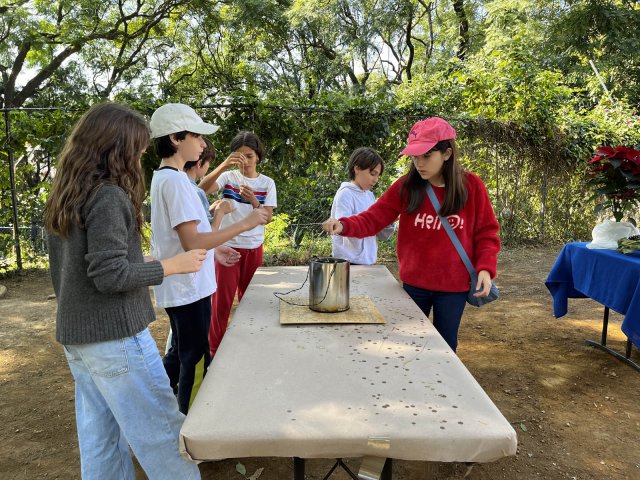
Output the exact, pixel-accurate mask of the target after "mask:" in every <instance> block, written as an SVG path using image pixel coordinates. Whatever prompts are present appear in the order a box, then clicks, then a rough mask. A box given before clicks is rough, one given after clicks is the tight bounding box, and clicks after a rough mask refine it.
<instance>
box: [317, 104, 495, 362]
mask: <svg viewBox="0 0 640 480" xmlns="http://www.w3.org/2000/svg"><path fill="white" fill-rule="evenodd" d="M455 138H456V131H455V129H454V128H453V127H452V126H451V125H450V124H449V123H448V122H446V121H445V120H443V119H441V118H438V117H431V118H427V119H425V120H422V121H420V122H418V123H416V124H415V125H414V126H413V128H412V129H411V131H410V132H409V137H408V144H407V146H406V148H405V149H404V150H402V152H400V154H401V155H408V156H409V157H410V158H411V168H410V169H409V173H408V174H406V175H404V176H402V177H400V178H399V179H398V180H397V181H396V182H395V183H394V184H393V185H391V187H389V189H388V190H387V191H386V192H385V193H384V194H382V196H381V197H380V198H379V199H378V201H377V202H376V203H374V204H373V205H372V206H371V207H370V208H369V209H367V210H365V211H364V212H362V213H360V214H358V215H352V216H350V217H342V218H339V219H335V218H330V219H328V220H326V221H325V222H324V223H323V228H324V230H325V231H326V232H327V233H329V234H331V235H342V236H346V237H355V238H364V237H369V236H372V235H375V234H376V233H377V232H379V231H380V230H382V229H383V228H384V227H386V226H387V225H389V224H390V223H392V222H394V221H395V220H396V219H397V218H398V217H400V220H399V227H398V241H397V247H396V250H397V255H398V265H399V270H400V280H401V281H402V282H403V288H404V289H405V291H406V292H407V293H408V294H409V296H411V298H412V299H413V300H414V301H415V302H416V304H417V305H418V306H419V307H420V309H421V310H422V311H423V312H424V314H425V315H427V316H429V315H430V313H431V309H432V308H433V325H434V326H435V328H436V330H438V332H439V333H440V335H442V337H443V338H444V340H445V341H446V342H447V343H448V344H449V346H450V347H451V348H452V349H453V351H455V350H456V348H457V344H458V328H459V326H460V320H461V318H462V313H463V312H464V307H465V304H466V297H467V293H468V291H469V289H470V277H469V272H468V271H467V269H466V268H465V266H464V263H462V260H461V259H460V255H458V252H457V251H456V249H455V247H454V246H453V243H451V239H450V238H449V236H448V235H447V232H446V230H445V229H444V228H443V227H442V225H441V224H440V219H439V217H438V215H437V213H436V211H435V209H434V208H433V205H432V204H431V201H430V200H429V197H428V196H427V193H426V190H425V187H426V185H427V182H429V183H431V186H432V187H433V190H434V191H435V193H436V196H437V197H438V200H439V201H440V204H441V205H442V207H441V210H440V214H441V215H442V216H443V217H445V218H447V221H448V222H449V224H450V225H451V226H452V227H453V230H454V232H455V234H456V235H457V236H458V238H459V239H460V242H461V243H462V246H463V247H464V249H465V251H466V252H467V255H468V256H469V258H470V259H471V262H472V263H473V265H474V267H475V270H476V272H478V282H477V285H476V288H477V289H478V290H479V292H477V293H476V295H477V296H480V297H484V296H487V295H488V294H489V290H490V288H491V279H492V278H494V277H495V276H496V266H497V258H498V252H499V250H500V238H499V237H498V222H497V220H496V217H495V214H494V213H493V207H492V206H491V201H490V200H489V195H488V194H487V190H486V187H485V186H484V184H483V183H482V180H480V178H479V177H478V176H476V175H474V174H473V173H471V172H465V171H463V170H462V168H461V166H460V164H459V162H458V155H457V150H456V144H455Z"/></svg>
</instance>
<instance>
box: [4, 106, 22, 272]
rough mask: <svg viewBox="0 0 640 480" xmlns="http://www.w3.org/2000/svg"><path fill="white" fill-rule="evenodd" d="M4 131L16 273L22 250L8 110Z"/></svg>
mask: <svg viewBox="0 0 640 480" xmlns="http://www.w3.org/2000/svg"><path fill="white" fill-rule="evenodd" d="M4 130H5V134H6V138H7V159H8V160H9V182H10V184H11V207H12V213H13V242H14V248H15V252H16V264H17V266H18V271H21V270H22V250H21V248H20V228H19V225H18V197H17V195H16V175H15V162H14V158H13V147H12V145H11V114H10V113H9V110H8V109H6V110H5V111H4Z"/></svg>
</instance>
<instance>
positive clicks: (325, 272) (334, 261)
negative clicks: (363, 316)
mask: <svg viewBox="0 0 640 480" xmlns="http://www.w3.org/2000/svg"><path fill="white" fill-rule="evenodd" d="M349 266H350V264H349V261H348V260H345V259H343V258H335V257H317V258H312V259H311V261H310V262H309V308H310V309H311V310H314V311H316V312H331V313H335V312H344V311H345V310H349Z"/></svg>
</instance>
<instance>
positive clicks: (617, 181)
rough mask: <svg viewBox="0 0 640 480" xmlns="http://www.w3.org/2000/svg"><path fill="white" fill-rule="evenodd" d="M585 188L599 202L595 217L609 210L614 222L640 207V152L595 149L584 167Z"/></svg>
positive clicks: (606, 148)
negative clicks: (589, 187)
mask: <svg viewBox="0 0 640 480" xmlns="http://www.w3.org/2000/svg"><path fill="white" fill-rule="evenodd" d="M587 185H589V186H591V187H592V188H593V192H594V195H593V198H595V199H597V200H598V204H597V205H596V214H598V213H600V212H601V211H602V210H610V211H611V213H612V214H613V217H614V218H615V220H616V222H620V221H621V220H622V218H623V217H624V215H625V213H628V212H629V211H630V210H632V209H633V208H635V207H637V206H638V205H639V204H640V151H638V150H636V149H633V148H627V147H623V146H621V145H618V146H617V147H607V146H604V147H598V148H597V149H596V151H595V156H594V157H593V158H592V159H591V160H589V162H588V165H587Z"/></svg>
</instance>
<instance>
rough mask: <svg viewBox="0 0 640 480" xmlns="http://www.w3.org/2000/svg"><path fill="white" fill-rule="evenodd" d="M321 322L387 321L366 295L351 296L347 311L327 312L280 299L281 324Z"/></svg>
mask: <svg viewBox="0 0 640 480" xmlns="http://www.w3.org/2000/svg"><path fill="white" fill-rule="evenodd" d="M287 301H289V302H291V303H297V304H305V303H308V302H309V299H308V298H301V297H298V298H295V297H294V298H291V299H289V298H287ZM304 323H308V324H321V323H385V322H384V317H383V316H382V314H381V313H380V311H379V310H378V307H376V304H375V303H373V300H371V299H370V298H369V297H367V296H366V295H361V296H356V297H351V298H350V299H349V310H347V311H345V312H336V313H326V312H316V311H313V310H311V309H310V308H309V307H307V306H299V305H290V304H288V303H286V302H284V301H283V300H280V324H281V325H296V324H304Z"/></svg>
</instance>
